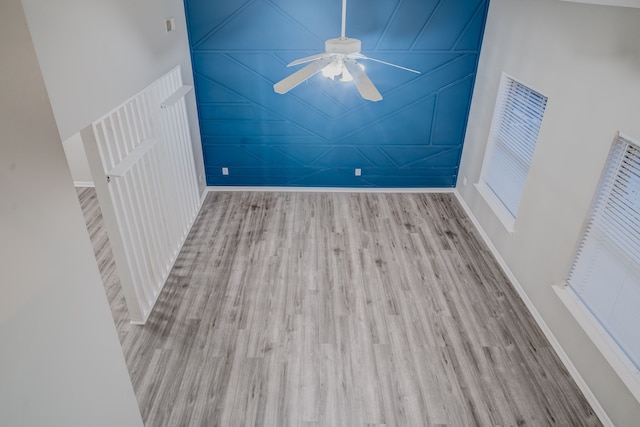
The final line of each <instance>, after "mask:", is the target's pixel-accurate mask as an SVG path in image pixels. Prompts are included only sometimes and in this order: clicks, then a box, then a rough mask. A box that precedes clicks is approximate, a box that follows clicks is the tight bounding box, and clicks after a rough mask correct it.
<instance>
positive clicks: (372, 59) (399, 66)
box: [353, 53, 422, 74]
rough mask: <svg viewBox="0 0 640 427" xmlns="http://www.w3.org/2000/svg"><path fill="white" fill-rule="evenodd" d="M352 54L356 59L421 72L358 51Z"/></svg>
mask: <svg viewBox="0 0 640 427" xmlns="http://www.w3.org/2000/svg"><path fill="white" fill-rule="evenodd" d="M353 56H354V57H356V58H358V59H367V60H369V61H374V62H379V63H381V64H384V65H390V66H392V67H396V68H400V69H401V70H405V71H411V72H412V73H416V74H422V73H421V72H420V71H417V70H414V69H412V68H407V67H403V66H402V65H396V64H392V63H391V62H386V61H381V60H379V59H375V58H370V57H368V56H364V55H362V54H360V53H358V54H356V55H353Z"/></svg>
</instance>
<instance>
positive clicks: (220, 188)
mask: <svg viewBox="0 0 640 427" xmlns="http://www.w3.org/2000/svg"><path fill="white" fill-rule="evenodd" d="M207 191H259V192H269V193H453V192H454V189H453V188H379V187H376V188H361V187H260V186H256V187H240V186H232V185H229V186H209V187H207Z"/></svg>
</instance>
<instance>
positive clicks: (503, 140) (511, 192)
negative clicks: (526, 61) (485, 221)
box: [478, 74, 547, 229]
mask: <svg viewBox="0 0 640 427" xmlns="http://www.w3.org/2000/svg"><path fill="white" fill-rule="evenodd" d="M546 106H547V97H545V96H543V95H541V94H539V93H538V92H536V91H534V90H533V89H530V88H528V87H527V86H525V85H523V84H522V83H520V82H518V81H516V80H514V79H513V78H511V77H509V76H507V75H506V74H503V76H502V82H501V84H500V91H499V93H498V99H497V101H496V107H495V111H494V113H493V122H492V124H491V133H490V136H489V143H488V145H487V154H486V155H485V161H484V165H483V168H482V174H481V179H480V184H479V186H478V188H479V190H480V191H481V193H482V194H483V195H485V196H488V198H491V199H495V201H496V203H495V205H497V209H499V210H502V211H503V212H498V213H499V215H498V216H499V217H501V219H502V220H503V223H505V225H506V226H507V228H508V229H511V228H512V227H513V222H514V220H515V217H516V214H517V212H518V206H519V205H520V199H521V197H522V192H523V190H524V185H525V182H526V179H527V174H528V173H529V166H530V165H531V160H532V159H533V152H534V149H535V146H536V141H537V139H538V132H539V131H540V126H541V124H542V116H543V115H544V110H545V108H546ZM492 205H493V204H492ZM494 210H496V207H494Z"/></svg>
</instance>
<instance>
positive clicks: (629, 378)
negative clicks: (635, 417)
mask: <svg viewBox="0 0 640 427" xmlns="http://www.w3.org/2000/svg"><path fill="white" fill-rule="evenodd" d="M552 288H553V290H554V291H555V293H556V295H558V298H560V301H562V303H563V304H564V305H565V307H566V308H567V310H569V313H571V315H572V316H573V317H574V319H576V321H577V322H578V324H579V325H580V326H581V327H582V329H583V330H584V331H585V333H586V334H587V336H588V337H589V338H590V339H591V341H592V342H593V344H594V345H595V346H596V347H597V348H598V350H600V353H602V355H603V356H604V358H605V359H606V360H607V362H609V365H611V367H612V368H613V370H614V371H615V372H616V374H618V376H619V377H620V379H621V380H622V382H623V383H624V384H625V385H626V386H627V388H628V389H629V391H630V392H631V394H633V396H634V397H635V398H636V400H637V401H638V402H640V371H638V369H636V367H635V366H634V365H633V364H632V363H631V361H630V360H629V359H628V358H627V356H626V355H625V354H624V353H623V352H622V350H620V348H619V347H618V345H617V344H616V343H615V341H614V340H613V339H612V338H611V337H610V336H609V334H608V333H607V332H606V331H605V329H604V328H603V327H602V325H600V323H599V322H598V321H597V320H596V319H595V318H594V317H593V315H592V314H591V312H589V310H588V309H587V308H586V307H585V306H584V304H582V302H581V301H580V299H579V298H578V296H577V295H576V294H575V292H574V291H573V289H571V287H569V286H568V285H567V284H566V283H565V284H564V285H562V286H552Z"/></svg>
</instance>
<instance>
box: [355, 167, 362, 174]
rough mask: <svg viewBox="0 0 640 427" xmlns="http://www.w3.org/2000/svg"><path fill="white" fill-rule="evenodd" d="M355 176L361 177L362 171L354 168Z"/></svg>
mask: <svg viewBox="0 0 640 427" xmlns="http://www.w3.org/2000/svg"><path fill="white" fill-rule="evenodd" d="M355 173H356V176H361V175H362V169H360V168H356V172H355Z"/></svg>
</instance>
